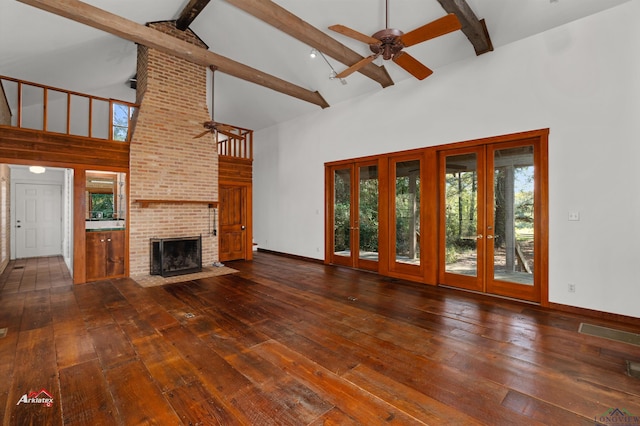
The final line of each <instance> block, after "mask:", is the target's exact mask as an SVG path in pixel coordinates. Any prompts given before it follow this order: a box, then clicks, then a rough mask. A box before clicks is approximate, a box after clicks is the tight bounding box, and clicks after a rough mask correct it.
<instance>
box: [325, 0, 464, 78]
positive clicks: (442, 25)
mask: <svg viewBox="0 0 640 426" xmlns="http://www.w3.org/2000/svg"><path fill="white" fill-rule="evenodd" d="M385 6H386V10H385V27H386V28H385V29H384V30H380V31H378V32H377V33H375V34H373V35H372V36H368V35H365V34H362V33H360V32H358V31H356V30H352V29H351V28H348V27H345V26H344V25H339V24H338V25H332V26H330V27H329V29H330V30H333V31H335V32H337V33H340V34H342V35H345V36H347V37H350V38H352V39H354V40H358V41H361V42H363V43H367V44H368V45H369V49H371V51H372V52H373V54H372V55H370V56H367V57H366V58H363V59H361V60H360V61H358V62H356V63H355V64H353V65H351V66H350V67H349V68H347V69H346V70H344V71H342V72H341V73H340V74H338V75H337V76H336V78H345V77H347V76H349V75H351V74H353V73H354V72H356V71H358V70H359V69H360V68H362V67H364V66H365V65H367V64H369V63H371V62H373V61H374V60H375V59H376V58H377V57H378V56H381V55H382V58H383V59H385V60H389V59H391V60H393V62H395V63H396V64H398V65H400V66H401V67H402V68H404V70H405V71H407V72H408V73H409V74H411V75H413V76H414V77H415V78H417V79H418V80H423V79H425V78H427V77H429V76H430V75H431V74H433V71H431V70H430V69H429V68H427V67H426V66H425V65H423V64H422V63H420V62H419V61H418V60H417V59H415V58H414V57H413V56H411V55H409V54H408V53H407V52H404V51H403V50H402V49H404V48H405V47H409V46H413V45H415V44H418V43H422V42H423V41H427V40H431V39H433V38H436V37H440V36H442V35H445V34H448V33H450V32H453V31H456V30H459V29H460V28H462V25H461V24H460V21H459V20H458V18H457V17H456V15H455V14H454V13H450V14H448V15H446V16H444V17H442V18H439V19H436V20H435V21H432V22H429V23H428V24H425V25H423V26H421V27H419V28H416V29H415V30H413V31H409V32H408V33H406V34H405V33H403V32H402V31H400V30H397V29H395V28H389V0H386V2H385Z"/></svg>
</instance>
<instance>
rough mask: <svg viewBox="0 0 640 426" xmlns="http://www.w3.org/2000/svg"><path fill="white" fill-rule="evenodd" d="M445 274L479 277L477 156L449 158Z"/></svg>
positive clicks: (447, 165)
mask: <svg viewBox="0 0 640 426" xmlns="http://www.w3.org/2000/svg"><path fill="white" fill-rule="evenodd" d="M445 214H446V218H445V271H446V272H451V273H456V274H462V275H469V276H474V277H475V276H477V275H478V261H477V259H478V252H477V245H476V238H477V235H478V232H477V228H478V224H477V222H478V173H477V155H476V154H461V155H452V156H448V157H447V159H446V176H445Z"/></svg>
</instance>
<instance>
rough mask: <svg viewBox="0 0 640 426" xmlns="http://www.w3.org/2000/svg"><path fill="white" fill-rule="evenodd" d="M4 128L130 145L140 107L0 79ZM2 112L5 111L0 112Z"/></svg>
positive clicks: (18, 81) (6, 78) (36, 84)
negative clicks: (7, 115)
mask: <svg viewBox="0 0 640 426" xmlns="http://www.w3.org/2000/svg"><path fill="white" fill-rule="evenodd" d="M0 85H2V89H3V92H4V98H5V99H1V98H0V104H2V103H4V105H3V106H4V109H5V110H7V109H8V111H9V117H2V118H3V120H2V121H1V122H0V124H2V125H8V126H11V127H15V128H19V129H28V130H36V131H43V132H47V133H57V134H62V135H69V136H79V137H85V138H91V139H103V140H109V141H120V142H129V141H130V140H131V133H132V132H131V130H132V126H131V124H132V120H133V116H134V113H135V111H136V110H137V105H135V104H132V103H130V102H126V101H120V100H115V99H107V98H101V97H98V96H91V95H87V94H84V93H78V92H73V91H69V90H64V89H59V88H55V87H50V86H45V85H42V84H38V83H32V82H28V81H23V80H18V79H14V78H10V77H4V76H0ZM0 110H2V109H0Z"/></svg>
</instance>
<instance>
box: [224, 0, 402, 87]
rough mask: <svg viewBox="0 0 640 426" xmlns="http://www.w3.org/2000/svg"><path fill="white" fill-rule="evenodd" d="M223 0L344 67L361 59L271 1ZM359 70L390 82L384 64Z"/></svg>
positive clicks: (375, 79) (381, 82) (391, 81)
mask: <svg viewBox="0 0 640 426" xmlns="http://www.w3.org/2000/svg"><path fill="white" fill-rule="evenodd" d="M226 1H227V3H229V4H232V5H233V6H235V7H237V8H238V9H241V10H243V11H245V12H247V13H248V14H250V15H253V16H254V17H256V18H258V19H260V20H261V21H264V22H265V23H267V24H269V25H271V26H273V27H275V28H277V29H279V30H280V31H282V32H284V33H286V34H289V35H290V36H291V37H293V38H296V39H298V40H300V41H301V42H302V43H305V44H307V45H309V46H311V47H313V48H315V49H317V50H319V51H321V52H322V53H325V54H326V55H328V56H330V57H332V58H333V59H335V60H336V61H339V62H341V63H343V64H345V65H347V66H351V65H353V64H355V63H356V62H359V61H360V60H362V59H363V57H362V56H360V55H359V54H358V53H356V52H354V51H353V50H351V49H349V48H348V47H347V46H345V45H343V44H342V43H340V42H339V41H337V40H335V39H333V38H332V37H330V36H329V35H327V34H325V33H324V32H322V31H320V30H319V29H317V28H316V27H314V26H313V25H311V24H309V23H308V22H306V21H303V20H302V19H300V18H299V17H297V16H296V15H294V14H293V13H291V12H289V11H288V10H286V9H284V8H283V7H281V6H279V5H277V4H276V3H274V2H272V1H271V0H226ZM358 71H359V72H360V73H362V74H363V75H365V76H367V77H369V78H370V79H372V80H374V81H376V82H378V83H380V85H381V86H382V87H387V86H391V85H392V84H393V80H391V77H390V76H389V74H388V73H387V70H386V69H385V67H384V66H378V65H376V64H374V63H370V64H368V65H367V66H365V67H362V68H361V69H360V70H358Z"/></svg>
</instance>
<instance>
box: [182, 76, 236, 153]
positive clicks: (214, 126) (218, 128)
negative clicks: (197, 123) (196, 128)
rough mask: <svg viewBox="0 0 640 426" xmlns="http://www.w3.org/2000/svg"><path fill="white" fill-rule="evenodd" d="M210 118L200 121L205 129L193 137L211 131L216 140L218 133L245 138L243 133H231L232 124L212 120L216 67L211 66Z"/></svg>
mask: <svg viewBox="0 0 640 426" xmlns="http://www.w3.org/2000/svg"><path fill="white" fill-rule="evenodd" d="M211 71H212V74H211V120H209V121H205V122H204V123H202V125H203V126H204V128H205V129H207V130H205V131H204V132H202V133H199V134H197V135H195V136H194V137H193V138H194V139H198V138H201V137H203V136H204V135H206V134H207V133H213V135H214V136H215V137H216V141H217V140H218V133H219V134H221V135H225V136H226V137H228V138H231V139H238V140H245V137H244V135H240V134H237V133H233V131H234V130H235V127H233V126H229V125H228V124H223V123H218V122H217V121H214V120H213V92H214V81H213V77H214V76H215V73H216V67H213V66H212V67H211Z"/></svg>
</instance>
